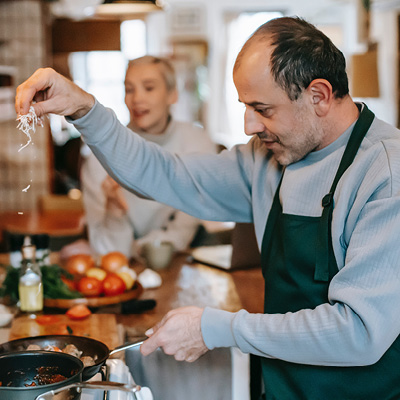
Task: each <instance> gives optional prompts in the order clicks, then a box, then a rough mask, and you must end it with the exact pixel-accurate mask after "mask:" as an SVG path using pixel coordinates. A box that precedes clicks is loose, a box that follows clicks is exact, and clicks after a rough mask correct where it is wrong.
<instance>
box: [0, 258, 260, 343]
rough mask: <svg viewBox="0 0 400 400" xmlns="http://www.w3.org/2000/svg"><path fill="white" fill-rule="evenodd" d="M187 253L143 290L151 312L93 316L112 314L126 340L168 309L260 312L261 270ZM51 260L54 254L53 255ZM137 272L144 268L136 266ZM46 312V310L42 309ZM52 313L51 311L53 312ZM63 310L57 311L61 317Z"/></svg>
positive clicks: (113, 309) (116, 309)
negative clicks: (225, 266)
mask: <svg viewBox="0 0 400 400" xmlns="http://www.w3.org/2000/svg"><path fill="white" fill-rule="evenodd" d="M188 255H189V254H185V253H178V254H176V255H175V257H174V259H173V261H172V263H171V265H170V266H169V267H167V268H165V269H163V270H161V271H158V272H159V274H160V275H161V277H162V280H163V283H162V285H161V286H160V287H159V288H156V289H145V290H144V291H143V293H142V295H141V296H140V299H154V300H156V302H157V305H156V307H155V308H154V309H152V310H149V311H144V312H141V313H138V314H125V315H124V314H121V306H120V305H115V306H108V307H103V308H101V309H98V310H95V313H96V314H103V313H105V314H115V315H116V320H117V323H118V324H119V325H122V326H123V328H124V330H125V333H126V337H127V339H128V340H134V338H136V337H139V336H143V334H144V332H145V331H146V330H147V329H148V328H150V327H152V326H153V325H154V324H156V323H157V322H158V321H160V320H161V319H162V317H163V316H164V315H165V314H166V313H167V312H168V311H169V310H171V309H174V308H177V307H182V306H189V305H196V306H200V307H203V306H211V307H216V308H221V309H224V310H227V311H233V312H234V311H238V310H239V309H242V308H244V309H246V310H248V311H249V312H252V313H262V312H263V299H264V280H263V277H262V274H261V269H260V268H251V269H246V270H236V271H230V272H226V271H223V270H219V269H217V268H213V267H209V266H206V265H202V264H199V263H191V262H190V259H189V257H188ZM53 257H54V254H53ZM1 262H2V263H7V255H5V254H0V263H1ZM134 268H135V269H136V270H137V271H140V270H141V269H143V266H142V265H140V264H135V265H134ZM45 311H46V310H45ZM52 312H54V310H53V311H52ZM63 312H64V310H60V312H59V313H60V314H62V313H63Z"/></svg>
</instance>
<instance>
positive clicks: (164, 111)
mask: <svg viewBox="0 0 400 400" xmlns="http://www.w3.org/2000/svg"><path fill="white" fill-rule="evenodd" d="M175 101H176V92H175V91H172V92H171V91H168V90H167V86H166V83H165V80H164V78H163V75H162V74H161V71H160V67H159V65H156V64H139V65H133V66H131V67H129V68H128V70H127V72H126V76H125V104H126V105H127V107H128V109H129V114H130V123H131V125H133V127H134V128H137V129H139V130H141V131H144V132H147V133H153V134H159V133H163V131H164V130H165V128H166V125H167V121H168V115H169V107H170V105H171V104H173V103H174V102H175Z"/></svg>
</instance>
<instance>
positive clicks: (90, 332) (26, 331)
mask: <svg viewBox="0 0 400 400" xmlns="http://www.w3.org/2000/svg"><path fill="white" fill-rule="evenodd" d="M54 317H56V318H55V319H56V320H57V322H54V323H51V324H46V325H41V324H39V323H38V322H36V320H35V319H34V318H31V317H30V316H29V315H24V316H19V317H16V318H15V319H14V321H13V322H12V325H11V331H10V337H9V340H14V339H20V338H25V337H30V336H41V335H68V334H72V335H76V336H87V337H90V338H92V339H96V340H99V341H101V342H103V343H104V344H105V345H107V346H108V348H109V349H110V350H112V349H114V348H115V347H117V346H118V345H120V344H121V343H120V340H119V337H120V336H119V334H118V327H117V319H116V317H115V315H114V314H92V315H90V316H89V317H88V318H86V319H84V320H81V321H73V320H71V319H70V318H68V317H67V316H66V315H65V314H57V315H54ZM68 327H69V328H70V329H71V330H72V333H71V332H70V331H69V330H68Z"/></svg>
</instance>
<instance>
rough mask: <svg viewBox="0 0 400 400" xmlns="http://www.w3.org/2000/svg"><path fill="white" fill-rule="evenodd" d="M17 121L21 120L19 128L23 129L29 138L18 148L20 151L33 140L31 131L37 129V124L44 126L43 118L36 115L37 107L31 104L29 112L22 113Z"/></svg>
mask: <svg viewBox="0 0 400 400" xmlns="http://www.w3.org/2000/svg"><path fill="white" fill-rule="evenodd" d="M17 121H19V122H18V125H17V129H19V130H20V131H22V132H23V133H24V134H25V135H26V137H27V138H28V141H27V142H26V143H25V144H24V145H23V146H22V147H20V148H19V149H18V152H20V151H21V150H22V149H24V148H25V147H26V146H28V145H29V144H30V143H31V142H32V136H31V131H32V132H35V131H36V125H40V126H43V120H42V118H41V117H38V116H37V115H36V112H35V109H34V108H33V106H31V107H30V108H29V112H28V114H25V115H20V116H19V117H18V118H17Z"/></svg>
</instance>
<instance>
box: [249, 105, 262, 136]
mask: <svg viewBox="0 0 400 400" xmlns="http://www.w3.org/2000/svg"><path fill="white" fill-rule="evenodd" d="M264 130H265V126H264V124H263V123H262V122H260V121H259V119H258V114H257V113H256V112H255V111H254V110H249V109H246V111H245V113H244V133H245V134H246V135H248V136H252V135H256V134H257V133H260V132H264Z"/></svg>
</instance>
